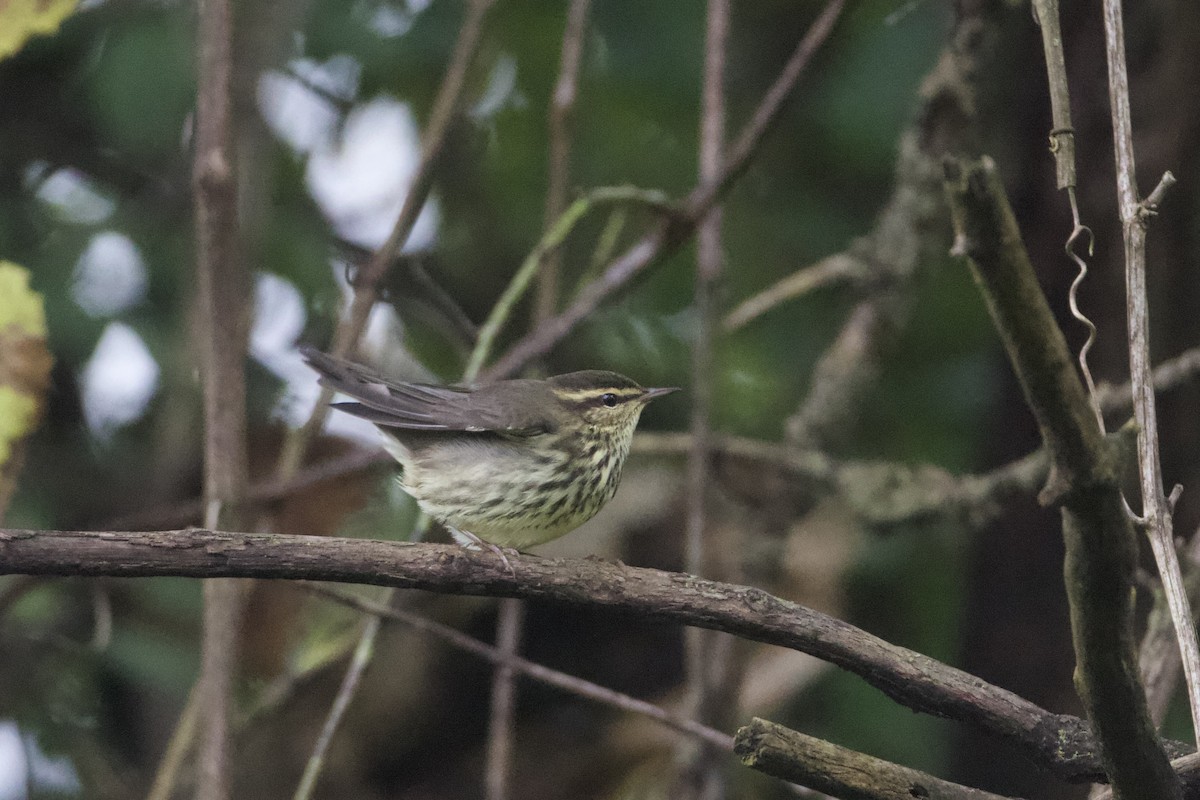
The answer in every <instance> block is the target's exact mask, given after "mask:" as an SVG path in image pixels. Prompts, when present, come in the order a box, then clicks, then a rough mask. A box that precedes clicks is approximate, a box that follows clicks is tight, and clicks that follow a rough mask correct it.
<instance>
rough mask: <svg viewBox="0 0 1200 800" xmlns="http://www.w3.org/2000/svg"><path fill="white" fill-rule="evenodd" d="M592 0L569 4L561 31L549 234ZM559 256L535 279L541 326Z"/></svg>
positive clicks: (558, 212) (566, 168)
mask: <svg viewBox="0 0 1200 800" xmlns="http://www.w3.org/2000/svg"><path fill="white" fill-rule="evenodd" d="M591 5H592V2H591V0H571V5H570V8H569V9H568V10H567V24H566V28H565V29H564V30H563V43H562V60H561V62H560V64H559V68H558V80H557V81H555V83H554V93H553V94H552V95H551V96H550V113H549V114H548V122H549V128H550V164H549V170H548V176H547V185H546V215H545V222H544V224H543V228H544V229H545V230H549V229H550V226H551V225H553V224H554V221H555V220H557V219H558V218H559V217H561V216H562V213H563V212H564V211H566V209H567V194H568V192H569V191H570V187H571V145H572V142H573V136H572V134H573V128H574V124H573V123H574V117H575V98H576V97H577V96H578V93H579V65H580V63H581V62H582V60H583V35H584V31H585V26H586V24H587V16H588V10H589V9H590V7H591ZM561 272H562V255H561V252H560V250H559V249H558V248H557V247H556V248H554V249H552V250H550V251H549V252H547V253H546V255H545V257H544V258H543V260H542V269H541V272H540V273H539V276H538V293H537V300H536V302H535V304H534V319H536V320H537V321H538V322H541V321H542V320H544V319H548V318H549V317H552V316H554V313H555V311H557V310H558V295H559V283H560V273H561Z"/></svg>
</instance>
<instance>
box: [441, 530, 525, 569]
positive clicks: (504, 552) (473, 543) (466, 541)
mask: <svg viewBox="0 0 1200 800" xmlns="http://www.w3.org/2000/svg"><path fill="white" fill-rule="evenodd" d="M450 532H451V533H452V534H453V535H454V538H455V540H457V541H458V543H459V544H460V545H462V546H463V547H464V548H466V549H468V550H472V549H474V550H480V549H483V550H491V551H492V552H493V553H495V554H496V555H497V556H499V557H500V560H501V561H502V562H504V567H505V568H506V569H507V570H508V573H509V574H510V575H513V576H514V577H515V576H516V574H517V571H516V570H515V569H513V565H512V562H510V561H509V560H508V557H509V555H513V556H517V555H520V553H518V552H517V551H516V550H515V549H513V548H511V547H501V546H500V545H497V544H492V543H491V542H485V541H484V540H483V539H480V538H479V537H478V536H476V535H475V534H473V533H471V532H470V531H464V530H462V529H460V528H451V529H450Z"/></svg>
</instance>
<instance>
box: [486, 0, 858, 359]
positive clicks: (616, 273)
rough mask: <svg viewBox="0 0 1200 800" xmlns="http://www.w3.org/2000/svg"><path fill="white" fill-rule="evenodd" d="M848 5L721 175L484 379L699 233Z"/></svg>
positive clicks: (819, 30) (761, 108)
mask: <svg viewBox="0 0 1200 800" xmlns="http://www.w3.org/2000/svg"><path fill="white" fill-rule="evenodd" d="M844 4H845V0H831V1H830V3H829V4H828V5H827V6H825V9H824V10H823V11H822V12H821V14H820V15H819V16H818V17H817V19H816V20H815V21H814V22H813V24H812V26H811V27H810V28H809V29H808V32H807V33H805V35H804V37H803V38H802V39H801V40H800V43H799V44H798V45H797V46H796V50H795V51H794V52H793V53H792V56H791V58H789V59H788V62H787V64H785V65H784V68H783V70H782V71H781V72H780V74H779V76H778V77H777V78H776V79H775V82H774V83H773V84H772V85H771V88H770V89H768V90H767V93H766V94H765V95H764V96H763V99H762V101H761V102H760V103H759V105H758V108H757V109H756V110H755V112H754V115H753V116H752V117H751V119H750V121H749V122H747V123H746V124H745V126H744V127H743V128H742V130H741V132H740V133H739V134H738V137H737V139H735V140H734V143H733V145H732V146H731V147H730V149H729V151H728V152H727V154H726V156H725V163H724V168H723V169H722V170H721V174H720V176H719V177H718V178H717V179H716V180H714V181H711V182H708V183H703V184H701V185H699V186H697V187H695V189H693V190H692V192H691V194H689V195H688V197H687V200H686V201H685V202H684V204H683V211H682V212H681V213H680V214H679V215H677V216H676V217H673V218H671V219H670V220H668V221H666V222H663V223H661V224H659V225H657V226H656V227H655V228H653V229H652V230H651V231H650V232H649V233H647V234H646V235H645V236H643V237H642V238H641V239H639V240H638V241H637V242H635V243H634V244H633V245H632V246H630V247H629V249H627V250H626V251H625V252H624V253H622V254H621V255H620V256H618V257H617V258H616V259H614V260H613V261H612V262H610V263H609V265H608V267H607V268H606V269H605V270H604V272H603V273H602V274H601V275H600V277H599V278H597V279H596V280H595V281H593V282H592V283H590V284H588V285H587V286H586V287H585V288H584V289H583V290H582V291H581V292H580V293H579V295H578V297H576V298H575V302H573V303H572V304H571V305H570V306H569V307H568V308H567V309H565V310H564V311H563V312H562V313H560V314H558V315H557V316H555V317H552V318H550V319H548V320H546V321H545V323H543V324H541V325H539V326H538V327H537V328H536V329H535V330H533V331H531V332H530V333H529V334H528V335H526V336H525V337H524V338H522V339H521V340H520V341H518V342H517V343H516V344H514V345H513V346H512V347H511V348H509V350H508V352H506V353H505V354H504V355H503V356H502V357H501V358H500V359H499V360H498V361H496V363H495V364H493V365H492V366H491V367H490V368H489V369H488V370H486V371H485V372H484V374H483V377H484V378H485V379H486V380H495V379H498V378H502V377H505V376H509V375H513V374H515V373H516V372H517V371H519V370H520V369H521V368H522V367H524V366H525V365H526V364H528V363H529V362H530V361H531V360H533V359H535V358H537V357H539V356H542V355H544V354H545V353H547V352H549V350H550V349H551V348H552V347H554V345H556V344H557V343H558V342H560V341H562V339H563V338H564V337H566V335H567V334H569V333H570V332H571V331H573V330H574V329H575V326H576V325H578V324H579V323H580V322H582V321H583V320H584V319H586V318H587V317H588V316H590V315H591V314H592V312H594V311H595V310H596V309H597V308H598V307H599V306H600V304H601V303H603V302H604V301H605V300H607V299H608V298H609V297H611V296H612V295H613V294H615V293H616V292H618V291H619V290H621V289H622V288H624V287H625V286H626V285H628V283H629V282H630V281H631V280H633V279H634V278H635V277H637V276H638V275H640V274H641V273H642V271H643V270H645V269H646V268H647V267H648V266H650V265H651V264H653V263H655V262H657V261H658V260H660V259H661V258H663V257H664V256H666V255H668V254H670V253H673V252H675V250H677V249H678V248H679V247H680V246H681V245H682V244H683V242H685V241H686V240H687V238H688V236H690V235H691V234H692V232H693V231H695V229H696V226H697V225H698V224H699V222H700V220H701V219H702V218H703V217H704V215H705V214H706V213H707V212H708V209H709V208H711V207H712V205H713V204H714V203H715V202H717V200H719V199H720V198H721V197H722V196H723V195H724V194H725V193H726V192H727V191H728V190H729V188H730V187H731V186H732V185H733V183H734V182H735V181H736V180H737V179H738V178H739V177H741V175H742V173H743V172H745V171H746V169H747V168H748V167H749V165H750V160H751V158H753V156H754V155H755V153H757V152H758V149H759V146H760V145H761V144H762V140H763V138H764V137H765V136H766V135H767V133H768V132H769V131H770V130H771V128H773V127H774V125H775V122H776V120H777V119H778V117H779V112H780V111H781V110H782V108H783V102H784V100H786V99H787V96H788V95H789V94H790V93H791V91H792V88H793V87H794V86H795V85H796V81H797V80H799V78H800V75H801V74H802V73H803V72H804V68H805V67H806V66H808V63H809V61H810V60H811V59H812V56H813V54H814V53H816V51H817V49H818V48H819V47H820V46H821V44H822V43H824V42H825V40H826V39H827V38H828V37H829V34H830V33H831V32H832V30H833V25H834V23H835V22H836V21H837V19H838V17H839V16H840V14H841V12H842V7H843V5H844Z"/></svg>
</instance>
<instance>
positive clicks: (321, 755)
mask: <svg viewBox="0 0 1200 800" xmlns="http://www.w3.org/2000/svg"><path fill="white" fill-rule="evenodd" d="M390 593H391V592H390V591H389V592H388V594H390ZM378 637H379V617H377V616H375V617H369V618H368V619H367V624H366V625H365V626H364V627H363V632H362V634H361V635H360V636H359V638H358V644H357V645H356V646H355V648H354V656H353V658H351V659H350V666H349V667H348V668H347V669H346V674H345V675H344V676H342V683H341V685H340V686H339V687H338V693H337V696H336V697H334V699H333V705H332V706H331V707H330V709H329V713H328V714H327V715H326V716H325V723H324V724H323V725H322V726H321V733H320V734H319V735H318V736H317V743H316V744H315V745H314V746H313V752H312V755H310V756H309V759H308V761H307V762H306V763H305V765H304V774H303V775H301V776H300V783H299V784H298V785H297V786H296V791H295V793H294V794H293V795H292V800H308V798H309V797H311V796H312V793H313V790H314V789H315V788H316V787H317V779H318V778H319V777H320V775H321V770H322V769H323V768H324V767H325V754H326V753H327V752H329V745H330V744H332V743H333V735H334V734H335V733H337V729H338V726H339V725H340V724H341V721H342V717H344V716H345V714H346V709H347V708H348V707H349V706H350V701H351V700H353V699H354V695H355V694H356V693H357V692H358V687H359V684H360V683H361V682H362V676H363V673H365V672H366V669H367V666H368V665H369V664H370V663H371V659H372V657H373V656H374V654H375V641H376V639H377V638H378Z"/></svg>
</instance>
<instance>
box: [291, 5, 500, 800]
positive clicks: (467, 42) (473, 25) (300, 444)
mask: <svg viewBox="0 0 1200 800" xmlns="http://www.w3.org/2000/svg"><path fill="white" fill-rule="evenodd" d="M493 3H494V0H471V2H470V4H469V5H468V6H467V11H466V18H465V19H464V20H463V24H462V27H461V28H460V29H459V32H458V40H457V41H456V42H455V44H454V52H453V53H452V55H451V57H450V64H449V66H448V67H447V68H446V74H445V76H444V77H443V78H442V85H441V87H440V88H439V89H438V94H437V98H436V100H435V101H434V104H433V111H432V113H431V114H430V120H429V124H428V126H427V127H426V130H425V135H424V140H423V142H422V148H421V160H420V162H419V163H418V165H417V171H416V173H415V174H414V175H413V179H412V183H411V185H410V186H409V190H408V194H407V195H406V196H405V198H404V205H403V206H402V207H401V209H400V214H399V215H398V216H397V218H396V224H395V225H394V226H393V228H392V232H391V234H390V235H389V236H388V239H387V241H385V242H384V243H383V245H381V246H380V248H379V249H378V250H377V251H375V254H374V255H373V256H372V257H371V259H370V260H369V261H368V262H367V264H366V265H365V266H364V267H363V269H362V270H361V272H360V273H359V275H358V276H357V280H356V281H355V289H354V298H353V300H352V301H351V303H350V308H349V310H348V311H347V313H346V315H345V316H344V317H343V318H342V321H341V322H340V323H339V325H338V328H337V330H336V331H335V332H334V337H333V345H332V348H331V351H332V352H333V354H334V355H337V356H343V357H344V356H346V355H348V354H349V353H350V351H351V350H353V349H354V347H355V346H356V345H357V343H358V339H359V337H360V336H362V333H363V331H364V330H365V328H366V324H367V319H368V317H369V315H370V313H371V309H372V308H373V307H374V305H375V301H376V300H377V299H378V298H379V292H380V283H381V281H382V280H383V277H384V275H385V274H386V272H387V270H388V268H389V267H390V266H391V264H392V262H393V261H394V260H395V257H396V254H397V253H398V252H399V251H400V248H401V247H402V246H403V245H404V243H405V242H406V241H407V240H408V236H409V234H410V233H411V232H412V229H413V226H414V225H416V222H417V218H418V216H419V215H420V212H421V209H422V207H423V206H424V205H425V200H426V198H428V196H429V191H430V189H432V187H433V175H434V170H435V168H436V166H437V162H438V158H439V156H440V155H441V152H442V149H443V148H444V147H445V143H446V135H447V133H448V132H449V130H450V125H451V123H452V122H453V121H454V118H455V116H456V114H457V111H458V107H459V105H460V102H461V98H462V90H463V85H464V83H465V80H466V75H467V71H468V70H469V69H470V67H471V64H472V62H473V61H474V60H475V54H476V52H477V51H478V49H479V41H480V38H481V36H482V33H483V21H484V18H485V16H486V15H487V12H488V10H489V9H490V8H491V6H492V4H493ZM332 397H333V391H332V390H331V389H329V388H323V389H322V390H321V393H320V395H319V396H318V398H317V403H316V405H315V406H314V407H313V410H312V414H311V415H310V416H309V418H308V421H307V422H305V424H304V425H303V426H302V427H300V428H299V429H297V430H296V431H294V432H293V434H292V435H291V436H289V437H288V440H287V441H286V442H285V444H284V449H283V453H282V454H281V455H280V459H279V464H278V466H277V469H276V475H277V477H278V478H279V479H281V480H287V479H289V478H291V477H292V476H293V475H294V474H295V473H296V471H297V470H298V468H299V466H300V464H301V463H302V462H303V460H304V456H305V453H306V451H307V449H308V445H309V442H310V441H311V440H312V437H313V436H315V435H316V433H317V432H318V431H320V430H321V428H322V427H323V426H324V424H325V419H326V417H327V416H328V414H329V401H330V400H331V399H332ZM415 530H423V525H421V524H418V526H417V528H416V529H415ZM391 596H392V595H391V593H389V594H388V598H389V601H390V598H391ZM377 635H378V625H377V624H375V625H367V626H366V627H365V628H364V629H363V632H362V635H361V636H360V638H359V642H358V646H357V647H356V648H355V657H354V659H353V660H352V662H351V665H350V667H349V669H347V671H346V674H345V675H343V676H342V683H341V685H340V687H339V689H338V695H337V698H336V699H335V702H334V704H333V706H332V707H331V708H330V710H329V714H328V715H327V716H326V719H325V723H324V726H323V727H322V730H321V736H320V737H319V738H318V740H317V743H316V745H315V746H314V748H313V752H312V753H311V754H310V756H309V759H308V763H307V764H306V765H305V772H304V776H303V778H302V780H301V784H300V786H299V787H297V790H296V791H297V796H300V793H301V792H302V791H309V792H311V791H312V788H313V786H315V783H316V780H317V778H318V777H319V775H320V770H321V768H322V766H323V764H324V758H325V752H326V750H327V749H328V747H329V744H330V742H331V741H332V739H333V735H334V733H335V732H336V731H337V728H338V726H339V725H340V724H341V720H342V716H343V715H344V714H345V711H346V709H347V708H348V707H349V705H350V701H351V699H353V697H354V695H355V693H356V692H357V691H358V686H359V683H360V681H361V678H362V675H363V674H364V672H365V671H366V668H367V666H368V665H369V663H370V660H371V656H372V655H373V653H374V649H375V637H376V636H377Z"/></svg>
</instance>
